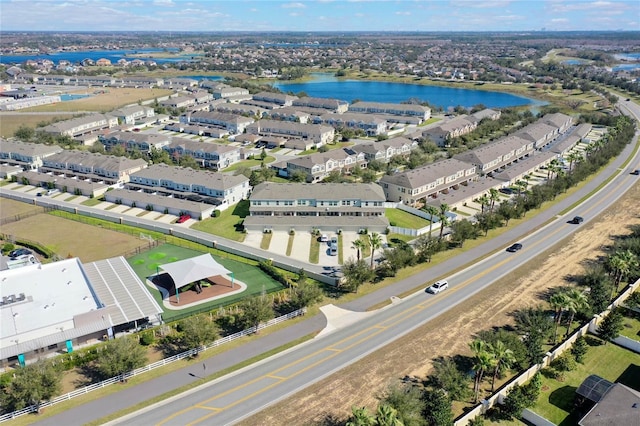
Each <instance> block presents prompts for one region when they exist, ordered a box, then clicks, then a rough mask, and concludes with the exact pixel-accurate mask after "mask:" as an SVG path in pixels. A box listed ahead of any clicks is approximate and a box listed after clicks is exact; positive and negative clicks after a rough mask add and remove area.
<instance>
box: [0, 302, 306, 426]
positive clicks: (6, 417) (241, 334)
mask: <svg viewBox="0 0 640 426" xmlns="http://www.w3.org/2000/svg"><path fill="white" fill-rule="evenodd" d="M306 312H307V308H302V309H298V310H297V311H293V312H290V313H288V314H286V315H283V316H281V317H278V318H274V319H272V320H269V321H267V322H265V323H262V324H260V325H259V326H258V327H255V326H254V327H251V328H248V329H246V330H242V331H239V332H237V333H235V334H231V335H229V336H225V337H222V338H220V339H218V340H215V341H213V342H212V343H211V344H209V345H207V346H204V347H202V348H199V349H190V350H188V351H186V352H182V353H180V354H177V355H174V356H172V357H169V358H164V359H161V360H160V361H157V362H154V363H153V364H149V365H145V366H144V367H140V368H137V369H135V370H133V371H129V372H128V373H125V374H123V375H122V376H118V377H112V378H110V379H107V380H104V381H102V382H100V383H94V384H91V385H88V386H85V387H83V388H80V389H76V390H74V391H72V392H69V393H67V394H64V395H60V396H58V397H55V398H53V399H52V400H50V401H46V402H43V403H41V404H40V407H38V406H37V405H31V406H29V407H27V408H24V409H22V410H18V411H14V412H12V413H7V414H3V415H1V416H0V423H2V422H4V421H7V420H11V419H14V418H16V417H19V416H22V415H24V414H29V413H33V412H36V411H38V409H39V408H44V407H49V406H51V405H55V404H58V403H60V402H63V401H67V400H69V399H72V398H75V397H76V396H80V395H84V394H87V393H89V392H91V391H94V390H96V389H100V388H103V387H105V386H109V385H112V384H114V383H119V382H120V381H122V380H126V379H128V378H129V377H133V376H137V375H138V374H142V373H146V372H147V371H150V370H153V369H155V368H158V367H162V366H164V365H167V364H171V363H172V362H175V361H178V360H181V359H184V358H189V357H191V356H193V355H196V354H198V353H199V352H202V351H204V350H207V349H210V348H214V347H216V346H220V345H223V344H225V343H228V342H231V341H232V340H236V339H239V338H240V337H244V336H247V335H249V334H253V333H255V332H256V331H258V330H262V329H263V328H267V327H270V326H272V325H275V324H279V323H281V322H283V321H287V320H289V319H291V318H295V317H298V316H301V315H304V314H305V313H306Z"/></svg>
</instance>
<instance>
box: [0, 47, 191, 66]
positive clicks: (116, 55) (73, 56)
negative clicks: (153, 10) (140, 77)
mask: <svg viewBox="0 0 640 426" xmlns="http://www.w3.org/2000/svg"><path fill="white" fill-rule="evenodd" d="M164 51H165V50H164V49H136V50H86V51H79V52H55V53H51V54H49V55H0V63H2V64H23V63H25V62H26V61H29V60H32V61H37V60H42V59H49V60H50V61H53V62H54V63H55V64H57V63H58V62H60V61H69V62H71V63H72V64H78V63H80V61H82V60H84V59H92V60H94V61H97V60H98V59H100V58H105V59H108V60H110V61H111V62H112V63H116V62H118V61H119V60H120V59H123V58H124V59H126V60H128V61H132V60H134V59H141V60H143V61H146V60H152V61H155V62H156V63H158V64H162V63H167V62H187V61H190V60H191V58H192V57H191V56H188V55H185V56H182V57H180V58H154V57H153V56H154V54H158V53H162V52H164ZM167 51H169V52H177V51H178V49H175V48H170V49H167ZM133 54H140V55H142V56H129V55H133ZM143 56H144V57H143ZM196 57H197V56H193V58H196Z"/></svg>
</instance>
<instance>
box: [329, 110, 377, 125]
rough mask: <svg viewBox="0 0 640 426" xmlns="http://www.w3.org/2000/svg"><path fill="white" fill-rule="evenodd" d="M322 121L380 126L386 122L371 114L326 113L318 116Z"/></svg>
mask: <svg viewBox="0 0 640 426" xmlns="http://www.w3.org/2000/svg"><path fill="white" fill-rule="evenodd" d="M320 118H321V119H322V121H324V122H325V123H331V122H335V123H351V122H361V123H364V124H376V125H377V124H381V123H386V121H387V120H385V119H383V118H380V117H378V116H376V115H373V114H365V113H359V112H345V113H343V114H337V113H332V112H329V113H326V114H322V115H321V116H320Z"/></svg>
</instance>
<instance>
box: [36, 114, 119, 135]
mask: <svg viewBox="0 0 640 426" xmlns="http://www.w3.org/2000/svg"><path fill="white" fill-rule="evenodd" d="M102 120H106V121H107V122H109V117H108V116H106V115H105V114H90V115H85V116H84V117H77V118H71V119H69V120H64V121H59V122H57V123H53V124H49V125H48V126H45V127H43V128H42V130H44V131H48V132H51V131H54V132H66V131H69V130H73V129H75V128H76V127H78V126H83V125H88V124H93V123H95V122H97V121H102ZM114 120H115V118H114Z"/></svg>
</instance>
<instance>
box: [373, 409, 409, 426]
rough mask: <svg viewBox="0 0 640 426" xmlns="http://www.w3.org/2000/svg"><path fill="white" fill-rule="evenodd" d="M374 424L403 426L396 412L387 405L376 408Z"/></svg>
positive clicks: (379, 425)
mask: <svg viewBox="0 0 640 426" xmlns="http://www.w3.org/2000/svg"><path fill="white" fill-rule="evenodd" d="M375 424H376V425H377V426H403V423H402V420H400V419H399V418H398V410H396V409H395V408H393V407H392V406H390V405H389V404H380V405H379V406H378V412H377V413H376V420H375Z"/></svg>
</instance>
